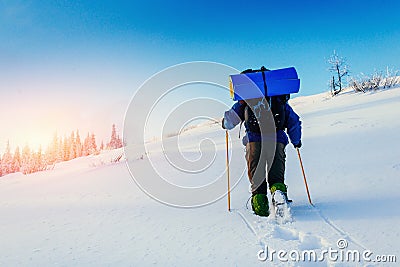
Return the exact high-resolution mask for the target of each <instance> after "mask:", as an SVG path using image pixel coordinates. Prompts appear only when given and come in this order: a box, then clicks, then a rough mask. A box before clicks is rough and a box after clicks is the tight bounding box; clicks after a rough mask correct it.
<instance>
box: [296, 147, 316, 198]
mask: <svg viewBox="0 0 400 267" xmlns="http://www.w3.org/2000/svg"><path fill="white" fill-rule="evenodd" d="M296 149H297V155H299V160H300V166H301V171H302V172H303V177H304V184H305V185H306V190H307V196H308V201H309V202H310V204H311V206H314V204H313V203H312V202H311V197H310V191H309V190H308V185H307V179H306V174H305V172H304V167H303V161H302V160H301V156H300V150H299V148H298V147H297V148H296Z"/></svg>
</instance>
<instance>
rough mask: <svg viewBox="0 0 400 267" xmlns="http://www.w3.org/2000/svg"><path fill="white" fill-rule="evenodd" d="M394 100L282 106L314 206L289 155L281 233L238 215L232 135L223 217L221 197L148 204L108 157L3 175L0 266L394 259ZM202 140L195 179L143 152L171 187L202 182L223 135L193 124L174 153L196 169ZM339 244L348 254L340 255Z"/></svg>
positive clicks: (264, 221) (399, 95) (242, 189)
mask: <svg viewBox="0 0 400 267" xmlns="http://www.w3.org/2000/svg"><path fill="white" fill-rule="evenodd" d="M399 102H400V89H391V90H387V91H379V92H376V93H370V94H354V93H347V94H343V95H339V96H337V97H335V98H330V97H327V95H325V94H321V95H315V96H309V97H299V98H295V99H293V100H291V104H292V106H293V108H294V109H295V111H296V112H297V113H298V114H300V115H301V117H302V121H303V127H304V138H303V144H304V145H303V148H302V149H301V152H302V157H303V163H304V166H305V171H306V174H307V179H308V183H309V187H310V192H311V197H312V200H313V202H314V203H315V208H313V207H311V206H310V205H309V204H308V200H307V196H306V192H305V188H304V183H303V177H302V174H301V170H300V166H299V162H298V158H297V153H296V152H295V150H294V149H293V148H292V147H291V146H288V148H287V171H286V176H287V180H286V181H287V184H288V185H289V195H290V197H291V198H292V199H293V200H294V202H293V204H292V207H291V211H292V215H293V222H291V223H287V224H284V225H279V224H277V223H276V222H275V221H274V220H273V218H260V217H256V216H254V215H252V214H251V212H250V211H248V210H247V209H246V201H247V200H248V198H249V193H248V181H247V177H246V175H245V160H244V151H243V147H242V145H241V142H240V140H239V139H238V138H237V135H238V129H236V130H234V131H232V133H231V134H230V137H231V152H232V154H235V155H239V156H238V157H232V161H231V163H230V166H231V176H232V180H233V181H238V183H237V185H236V186H235V187H234V188H233V190H232V194H231V197H232V203H231V206H232V211H231V212H228V211H227V201H226V198H225V197H224V198H222V199H220V200H218V201H216V202H214V203H212V204H209V205H206V206H204V207H201V208H195V209H180V208H173V207H170V206H167V205H163V204H161V203H159V202H157V201H155V200H153V199H152V198H150V197H149V196H148V195H146V194H145V193H143V192H142V191H141V190H140V189H139V187H138V186H137V185H136V184H135V183H134V182H133V180H132V178H131V177H130V174H129V171H128V169H127V166H126V164H125V163H123V162H120V163H111V159H114V158H115V157H116V156H118V151H112V152H109V153H108V154H107V153H106V154H103V155H100V156H95V157H87V158H80V159H76V160H73V161H70V162H66V163H62V164H59V165H58V166H56V168H55V169H54V170H52V171H46V172H41V173H35V174H31V175H27V176H24V175H22V174H12V175H7V176H5V177H2V178H0V214H1V223H0V238H1V242H0V266H54V265H56V266H149V265H158V266H265V265H268V266H269V265H282V266H308V265H310V264H311V265H313V266H314V265H315V264H317V265H319V266H330V265H334V266H335V265H337V266H360V265H363V264H370V265H372V266H374V265H376V266H382V263H374V262H365V261H362V263H358V262H357V263H354V262H346V261H341V259H342V258H341V257H338V259H337V260H335V255H331V256H332V257H331V258H330V259H329V257H328V256H329V255H327V254H325V259H324V261H320V262H318V263H315V262H309V261H300V262H295V261H293V260H291V259H290V257H292V258H295V256H296V255H297V254H296V253H297V252H298V253H301V252H302V251H311V250H312V251H315V253H318V254H317V255H319V256H321V255H323V253H324V250H327V251H328V250H329V248H331V249H336V250H338V251H339V252H340V253H342V254H343V253H344V252H347V251H348V250H358V251H360V252H363V251H366V250H370V251H371V252H372V253H373V254H372V255H370V258H371V259H375V257H376V256H378V255H396V256H397V260H398V261H399V260H400V259H399V257H400V241H399V238H400V230H399V228H398V225H399V224H400V211H399V209H398V207H397V205H398V203H399V201H400V181H399V177H400V157H399V156H400V153H399V151H400V143H399V141H400V140H399V137H398V131H399V130H400V121H399V119H398V118H399V116H400V109H399V108H398V103H399ZM221 113H222V111H221ZM174 138H177V137H174ZM174 138H170V139H169V140H168V142H174ZM204 138H210V139H211V140H213V142H214V143H215V148H216V152H215V155H216V156H215V158H214V159H213V166H211V167H210V168H209V170H208V172H207V174H204V175H203V176H201V174H200V177H201V178H200V179H199V178H196V179H195V180H193V179H190V178H187V173H182V172H181V173H179V172H178V171H177V170H176V169H173V168H172V167H171V165H170V164H168V162H165V157H164V155H163V153H162V152H161V149H159V148H158V147H159V143H152V144H150V145H149V149H150V151H151V155H152V160H153V161H154V162H156V163H157V167H158V168H159V169H161V171H165V172H166V173H170V174H172V177H173V181H171V182H173V183H176V184H180V185H182V186H196V185H202V184H207V183H210V182H212V181H214V180H215V179H216V178H217V177H219V176H220V174H221V173H223V171H224V169H225V132H224V131H223V130H222V129H220V126H219V125H217V124H208V125H203V126H202V127H198V128H195V129H192V130H190V131H187V132H184V133H183V134H182V135H181V136H180V137H179V144H180V147H181V152H182V153H183V155H184V156H185V157H187V158H188V159H191V160H195V159H196V158H198V157H199V156H201V154H200V152H199V151H198V148H199V141H201V140H202V139H204ZM175 141H176V140H175ZM173 160H174V159H173V158H172V161H173ZM142 162H143V160H141V159H140V153H139V154H138V158H137V159H135V160H133V161H132V162H130V166H131V168H140V167H141V164H142ZM171 168H172V169H171ZM197 177H198V176H197ZM221 179H226V178H225V176H222V177H221ZM339 239H343V240H341V244H340V245H343V244H345V243H346V242H347V244H348V247H346V248H344V249H339V248H338V245H337V241H338V240H339ZM266 247H268V249H269V251H268V252H269V253H271V252H272V251H279V250H285V251H286V252H287V254H286V256H284V255H281V256H282V258H283V259H287V260H288V262H282V261H281V260H279V259H278V254H277V253H275V254H272V256H273V259H271V257H270V258H269V259H267V260H266V261H265V262H262V261H260V260H259V259H258V256H259V257H261V258H262V257H263V256H265V253H260V251H261V250H265V248H266ZM340 253H338V254H337V255H339V256H340ZM270 256H271V255H270ZM384 266H396V264H394V263H392V264H391V265H390V264H387V265H384Z"/></svg>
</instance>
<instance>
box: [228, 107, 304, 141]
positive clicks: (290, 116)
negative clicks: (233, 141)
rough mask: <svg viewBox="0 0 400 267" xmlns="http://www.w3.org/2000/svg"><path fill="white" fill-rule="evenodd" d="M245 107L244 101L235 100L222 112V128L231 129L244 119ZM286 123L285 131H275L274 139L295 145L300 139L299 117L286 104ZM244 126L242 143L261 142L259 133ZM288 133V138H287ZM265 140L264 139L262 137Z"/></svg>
mask: <svg viewBox="0 0 400 267" xmlns="http://www.w3.org/2000/svg"><path fill="white" fill-rule="evenodd" d="M245 107H246V104H245V103H240V102H236V103H235V104H234V105H233V106H232V108H231V109H230V110H228V111H226V112H225V114H224V128H225V129H228V130H231V129H233V128H234V127H235V126H236V125H238V124H239V123H241V122H243V121H244V108H245ZM285 112H286V114H285V115H286V118H287V124H286V127H287V128H286V132H287V134H286V132H285V131H284V130H277V131H276V141H277V142H279V143H282V144H284V145H287V144H288V143H289V138H290V142H291V143H292V144H293V145H297V144H298V143H300V141H301V121H300V117H299V116H298V115H297V114H296V113H295V112H294V111H293V109H292V108H291V107H290V106H289V104H286V106H285ZM245 128H246V136H245V137H243V144H244V145H246V143H247V142H261V134H260V133H255V132H251V131H249V129H248V127H247V125H246V124H245ZM288 135H289V138H288ZM264 138H268V137H267V136H263V139H264ZM264 140H265V139H264Z"/></svg>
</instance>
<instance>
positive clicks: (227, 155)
mask: <svg viewBox="0 0 400 267" xmlns="http://www.w3.org/2000/svg"><path fill="white" fill-rule="evenodd" d="M228 137H229V135H228V130H226V131H225V139H226V173H227V175H228V211H229V212H230V211H231V185H230V181H229V146H228Z"/></svg>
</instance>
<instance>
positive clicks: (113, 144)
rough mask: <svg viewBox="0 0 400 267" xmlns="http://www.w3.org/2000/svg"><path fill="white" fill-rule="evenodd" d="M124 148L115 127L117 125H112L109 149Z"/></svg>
mask: <svg viewBox="0 0 400 267" xmlns="http://www.w3.org/2000/svg"><path fill="white" fill-rule="evenodd" d="M120 147H122V140H121V138H119V135H117V130H116V127H115V124H113V125H112V130H111V139H110V142H109V143H108V144H107V148H108V149H116V148H120Z"/></svg>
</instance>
